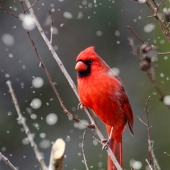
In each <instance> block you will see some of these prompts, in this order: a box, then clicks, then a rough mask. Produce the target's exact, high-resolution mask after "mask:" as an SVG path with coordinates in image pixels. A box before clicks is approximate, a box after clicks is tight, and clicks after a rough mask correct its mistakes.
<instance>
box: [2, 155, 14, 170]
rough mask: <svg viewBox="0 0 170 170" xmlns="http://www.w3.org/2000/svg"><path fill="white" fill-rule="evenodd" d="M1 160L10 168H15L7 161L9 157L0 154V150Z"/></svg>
mask: <svg viewBox="0 0 170 170" xmlns="http://www.w3.org/2000/svg"><path fill="white" fill-rule="evenodd" d="M1 159H2V160H3V161H4V162H5V163H6V164H7V165H8V166H9V167H10V168H11V169H12V170H17V168H16V167H15V166H14V165H12V163H11V162H10V161H9V159H8V158H7V157H5V156H4V155H2V153H1V152H0V160H1Z"/></svg>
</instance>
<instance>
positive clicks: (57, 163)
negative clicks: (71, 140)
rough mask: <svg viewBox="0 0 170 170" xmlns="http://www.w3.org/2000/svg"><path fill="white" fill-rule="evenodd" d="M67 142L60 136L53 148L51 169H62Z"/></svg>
mask: <svg viewBox="0 0 170 170" xmlns="http://www.w3.org/2000/svg"><path fill="white" fill-rule="evenodd" d="M65 145H66V144H65V142H64V140H63V139H61V138H59V139H57V140H56V141H55V143H54V144H53V146H52V150H51V157H50V165H49V170H62V169H63V160H64V152H65Z"/></svg>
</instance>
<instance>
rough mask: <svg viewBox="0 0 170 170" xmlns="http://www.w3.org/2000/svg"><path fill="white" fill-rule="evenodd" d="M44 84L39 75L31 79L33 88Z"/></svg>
mask: <svg viewBox="0 0 170 170" xmlns="http://www.w3.org/2000/svg"><path fill="white" fill-rule="evenodd" d="M43 84H44V80H43V79H42V78H41V77H35V78H34V79H33V80H32V85H33V87H35V88H40V87H42V86H43Z"/></svg>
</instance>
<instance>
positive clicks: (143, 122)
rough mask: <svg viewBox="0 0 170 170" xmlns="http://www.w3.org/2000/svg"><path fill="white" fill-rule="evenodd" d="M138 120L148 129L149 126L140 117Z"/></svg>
mask: <svg viewBox="0 0 170 170" xmlns="http://www.w3.org/2000/svg"><path fill="white" fill-rule="evenodd" d="M137 118H138V119H139V120H140V121H141V122H142V123H143V124H144V125H145V126H146V127H147V124H146V123H145V122H144V121H143V120H142V119H141V118H140V117H139V116H137Z"/></svg>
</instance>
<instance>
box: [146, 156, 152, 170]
mask: <svg viewBox="0 0 170 170" xmlns="http://www.w3.org/2000/svg"><path fill="white" fill-rule="evenodd" d="M145 161H146V163H147V164H148V167H149V169H150V170H153V169H152V167H151V165H150V164H149V161H148V160H147V159H146V160H145Z"/></svg>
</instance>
